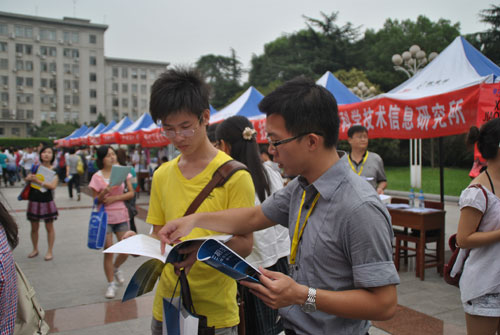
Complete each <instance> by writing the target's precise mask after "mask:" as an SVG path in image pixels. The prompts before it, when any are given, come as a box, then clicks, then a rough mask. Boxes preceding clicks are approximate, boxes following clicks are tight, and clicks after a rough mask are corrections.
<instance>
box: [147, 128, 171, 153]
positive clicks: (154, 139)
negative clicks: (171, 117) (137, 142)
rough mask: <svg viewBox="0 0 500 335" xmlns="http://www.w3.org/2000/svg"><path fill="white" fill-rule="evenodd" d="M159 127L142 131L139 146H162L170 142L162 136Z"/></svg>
mask: <svg viewBox="0 0 500 335" xmlns="http://www.w3.org/2000/svg"><path fill="white" fill-rule="evenodd" d="M160 130H161V129H160V128H156V129H153V130H148V131H144V132H143V134H142V142H141V146H142V147H144V148H151V147H163V146H166V145H168V144H170V141H169V140H168V138H166V137H165V136H163V135H162V134H161V132H160Z"/></svg>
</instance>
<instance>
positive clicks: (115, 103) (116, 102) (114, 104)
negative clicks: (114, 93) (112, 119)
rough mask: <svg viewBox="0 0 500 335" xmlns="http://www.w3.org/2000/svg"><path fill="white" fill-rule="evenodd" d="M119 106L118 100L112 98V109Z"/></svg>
mask: <svg viewBox="0 0 500 335" xmlns="http://www.w3.org/2000/svg"><path fill="white" fill-rule="evenodd" d="M118 106H120V102H119V101H118V98H113V107H118Z"/></svg>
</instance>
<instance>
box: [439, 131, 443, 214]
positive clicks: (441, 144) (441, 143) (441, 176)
mask: <svg viewBox="0 0 500 335" xmlns="http://www.w3.org/2000/svg"><path fill="white" fill-rule="evenodd" d="M439 186H440V187H439V189H440V194H441V203H442V204H444V159H443V138H442V137H440V138H439Z"/></svg>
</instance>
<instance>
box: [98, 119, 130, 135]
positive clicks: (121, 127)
mask: <svg viewBox="0 0 500 335" xmlns="http://www.w3.org/2000/svg"><path fill="white" fill-rule="evenodd" d="M131 124H132V121H131V120H130V119H129V118H128V116H125V117H124V118H123V119H121V120H120V122H118V123H117V124H115V125H114V126H113V127H112V128H111V129H109V130H108V131H106V134H110V133H115V132H117V131H122V130H124V129H126V128H127V127H129V126H130V125H131ZM103 133H104V132H103Z"/></svg>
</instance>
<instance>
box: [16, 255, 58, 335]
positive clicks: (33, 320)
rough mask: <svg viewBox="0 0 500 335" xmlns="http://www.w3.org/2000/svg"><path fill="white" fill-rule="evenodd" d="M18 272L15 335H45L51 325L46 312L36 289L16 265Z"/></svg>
mask: <svg viewBox="0 0 500 335" xmlns="http://www.w3.org/2000/svg"><path fill="white" fill-rule="evenodd" d="M16 272H17V297H18V299H17V316H16V322H15V326H14V335H31V334H33V335H45V334H48V333H49V330H50V328H49V325H48V324H47V322H46V321H45V311H44V310H43V308H42V306H40V303H39V302H38V299H37V298H36V296H35V294H36V292H35V289H34V288H33V286H31V284H30V282H29V281H28V279H27V278H26V276H25V275H24V273H23V272H22V271H21V268H20V267H19V265H17V263H16Z"/></svg>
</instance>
